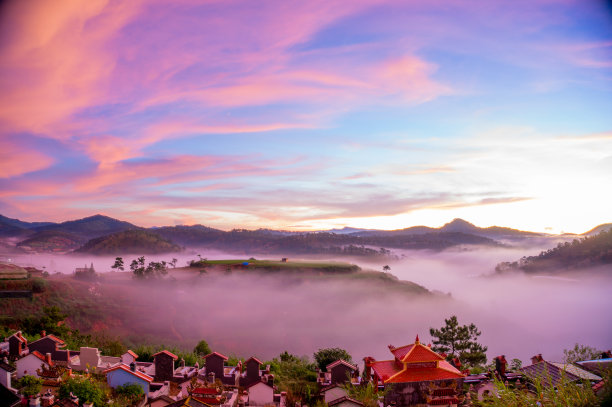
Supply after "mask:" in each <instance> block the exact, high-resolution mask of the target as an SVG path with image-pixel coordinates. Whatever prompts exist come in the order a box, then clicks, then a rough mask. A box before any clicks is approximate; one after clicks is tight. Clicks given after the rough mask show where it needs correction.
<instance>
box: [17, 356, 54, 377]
mask: <svg viewBox="0 0 612 407" xmlns="http://www.w3.org/2000/svg"><path fill="white" fill-rule="evenodd" d="M15 364H16V365H17V378H18V379H21V378H22V377H23V376H26V375H31V376H36V377H38V374H37V372H36V371H37V370H39V369H41V367H43V366H44V367H45V368H47V369H48V368H50V367H51V366H53V361H52V360H51V354H50V353H47V354H46V355H44V356H43V355H42V354H41V353H40V352H38V351H36V350H35V351H33V352H31V353H29V354H28V355H26V356H24V357H22V358H21V359H18V360H17V362H15Z"/></svg>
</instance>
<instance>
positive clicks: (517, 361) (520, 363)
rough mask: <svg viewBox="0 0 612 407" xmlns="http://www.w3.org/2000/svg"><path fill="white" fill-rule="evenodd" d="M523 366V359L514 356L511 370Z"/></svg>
mask: <svg viewBox="0 0 612 407" xmlns="http://www.w3.org/2000/svg"><path fill="white" fill-rule="evenodd" d="M521 367H523V361H522V360H520V359H517V358H514V359H512V360H511V361H510V370H514V371H517V370H519V369H520V368H521Z"/></svg>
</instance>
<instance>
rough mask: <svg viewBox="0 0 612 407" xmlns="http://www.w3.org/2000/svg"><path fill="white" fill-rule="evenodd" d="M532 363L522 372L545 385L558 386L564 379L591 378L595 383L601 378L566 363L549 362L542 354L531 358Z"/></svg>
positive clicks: (569, 380)
mask: <svg viewBox="0 0 612 407" xmlns="http://www.w3.org/2000/svg"><path fill="white" fill-rule="evenodd" d="M531 362H532V364H531V365H529V366H525V367H523V368H522V369H521V372H523V374H524V375H525V376H527V377H529V378H530V379H532V380H540V381H541V382H542V385H543V386H544V387H550V386H552V387H557V386H558V385H559V384H560V383H561V382H562V381H564V380H565V381H568V382H574V381H580V380H589V381H591V382H593V383H595V382H598V381H600V380H601V377H599V376H597V375H595V374H593V373H591V372H589V371H587V370H584V369H581V368H579V367H578V366H575V365H572V364H566V363H554V362H548V361H546V360H544V359H543V358H542V354H539V355H536V356H533V357H532V358H531Z"/></svg>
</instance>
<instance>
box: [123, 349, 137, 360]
mask: <svg viewBox="0 0 612 407" xmlns="http://www.w3.org/2000/svg"><path fill="white" fill-rule="evenodd" d="M126 353H128V354H130V355H132V357H133V358H134V359H138V355H137V354H136V353H134V351H131V350H128V351H127V352H126Z"/></svg>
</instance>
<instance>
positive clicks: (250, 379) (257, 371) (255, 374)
mask: <svg viewBox="0 0 612 407" xmlns="http://www.w3.org/2000/svg"><path fill="white" fill-rule="evenodd" d="M262 364H263V363H262V362H261V361H260V360H259V359H257V358H256V357H253V356H251V357H250V358H249V359H247V361H246V362H245V365H246V374H245V375H244V376H243V377H241V379H240V385H241V386H244V387H246V386H248V385H250V384H252V383H256V382H258V381H260V380H261V375H262V372H261V365H262Z"/></svg>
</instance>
